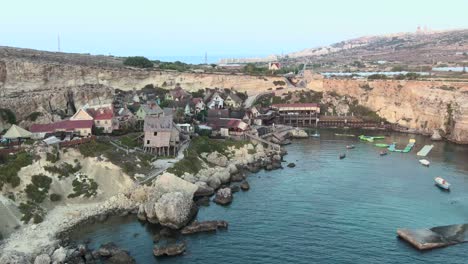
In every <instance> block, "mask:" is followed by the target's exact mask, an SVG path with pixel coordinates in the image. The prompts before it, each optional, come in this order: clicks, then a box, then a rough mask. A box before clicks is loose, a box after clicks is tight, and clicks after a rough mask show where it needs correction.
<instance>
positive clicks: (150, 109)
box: [135, 103, 163, 121]
mask: <svg viewBox="0 0 468 264" xmlns="http://www.w3.org/2000/svg"><path fill="white" fill-rule="evenodd" d="M162 113H163V110H162V109H161V107H160V106H159V105H158V104H156V103H149V104H145V105H142V106H140V108H139V109H138V111H137V112H136V113H135V115H136V117H137V120H139V121H143V120H145V117H146V116H153V115H156V116H158V115H160V114H162Z"/></svg>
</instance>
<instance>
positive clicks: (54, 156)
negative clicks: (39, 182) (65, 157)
mask: <svg viewBox="0 0 468 264" xmlns="http://www.w3.org/2000/svg"><path fill="white" fill-rule="evenodd" d="M46 160H47V161H48V162H51V163H56V162H57V161H59V160H60V154H59V152H58V151H56V150H54V151H53V152H52V153H49V152H47V153H46Z"/></svg>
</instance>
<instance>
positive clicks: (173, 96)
mask: <svg viewBox="0 0 468 264" xmlns="http://www.w3.org/2000/svg"><path fill="white" fill-rule="evenodd" d="M190 97H191V95H190V93H188V92H186V91H185V90H184V89H182V87H180V86H179V85H178V84H177V85H176V87H175V88H174V89H172V90H170V91H169V92H168V93H167V94H166V100H172V101H185V100H187V99H189V98H190Z"/></svg>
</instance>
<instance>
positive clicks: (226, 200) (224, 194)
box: [214, 188, 232, 205]
mask: <svg viewBox="0 0 468 264" xmlns="http://www.w3.org/2000/svg"><path fill="white" fill-rule="evenodd" d="M214 202H215V203H217V204H220V205H227V204H230V203H231V202H232V192H231V189H230V188H223V189H219V190H218V191H217V192H216V197H215V199H214Z"/></svg>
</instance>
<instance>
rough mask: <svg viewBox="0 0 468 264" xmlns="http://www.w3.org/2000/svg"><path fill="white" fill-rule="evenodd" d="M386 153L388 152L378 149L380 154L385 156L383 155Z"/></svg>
mask: <svg viewBox="0 0 468 264" xmlns="http://www.w3.org/2000/svg"><path fill="white" fill-rule="evenodd" d="M387 154H388V152H387V151H384V150H382V151H380V156H385V155H387Z"/></svg>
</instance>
